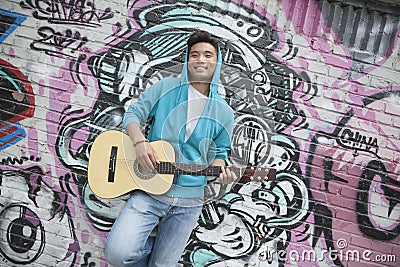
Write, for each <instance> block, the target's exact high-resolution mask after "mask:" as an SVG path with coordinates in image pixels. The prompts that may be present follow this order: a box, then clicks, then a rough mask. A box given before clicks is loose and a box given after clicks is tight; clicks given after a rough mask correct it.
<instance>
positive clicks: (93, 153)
mask: <svg viewBox="0 0 400 267" xmlns="http://www.w3.org/2000/svg"><path fill="white" fill-rule="evenodd" d="M150 144H151V146H152V147H153V149H154V151H155V153H156V154H157V156H158V159H159V161H160V163H159V164H158V165H157V166H156V167H155V169H154V171H153V172H146V171H144V170H143V169H142V168H141V167H140V166H139V164H138V162H137V160H136V158H135V156H136V153H135V147H134V146H133V142H132V140H131V139H130V137H129V136H128V135H127V134H125V133H123V132H121V131H116V130H109V131H105V132H102V133H101V134H100V135H98V136H97V137H96V139H95V140H94V142H93V144H92V147H91V150H90V156H89V164H88V184H89V186H90V188H91V190H92V191H93V193H94V194H96V195H97V196H98V197H100V198H116V197H119V196H122V195H124V194H126V193H128V192H130V191H133V190H137V189H139V190H143V191H146V192H148V193H151V194H156V195H160V194H164V193H165V192H167V191H168V190H169V189H170V188H171V186H172V183H173V180H174V175H175V174H188V175H200V176H207V177H217V176H219V174H220V173H221V171H222V169H221V167H220V166H203V165H194V164H184V163H176V162H175V150H174V148H173V146H172V145H171V144H170V143H168V142H166V141H162V140H160V141H155V142H150ZM230 170H231V171H233V172H235V174H236V176H237V177H238V179H240V177H242V178H245V179H246V180H249V181H250V180H260V181H261V180H265V179H271V180H274V179H275V176H276V170H275V169H269V168H268V169H267V168H258V167H251V166H250V167H246V168H231V169H230Z"/></svg>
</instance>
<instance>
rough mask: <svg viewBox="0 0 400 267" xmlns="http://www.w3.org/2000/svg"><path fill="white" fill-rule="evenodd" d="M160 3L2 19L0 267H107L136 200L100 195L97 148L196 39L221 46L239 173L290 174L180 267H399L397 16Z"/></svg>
mask: <svg viewBox="0 0 400 267" xmlns="http://www.w3.org/2000/svg"><path fill="white" fill-rule="evenodd" d="M67 2H68V3H69V4H68V3H67ZM386 2H388V1H386ZM50 3H51V4H50ZM154 3H155V1H141V0H136V1H134V0H128V1H117V0H115V1H99V0H97V1H95V0H93V1H85V0H82V1H41V0H37V1H32V0H22V1H17V0H7V1H3V2H2V4H1V7H0V77H1V78H0V90H1V93H0V97H1V99H0V162H1V163H0V235H1V239H0V266H22V265H24V266H27V265H28V266H107V265H106V263H105V261H104V257H103V254H102V247H103V243H104V240H105V237H106V236H107V233H108V231H109V230H110V228H111V226H112V223H113V221H114V219H115V217H116V216H117V214H118V211H119V210H120V209H121V207H122V206H123V204H124V202H125V201H126V199H127V196H126V195H124V196H121V197H119V198H116V199H101V198H98V197H97V196H96V195H94V194H93V193H92V191H91V190H90V188H89V187H88V185H87V166H88V158H89V154H90V148H91V144H92V143H93V141H94V138H95V137H96V136H97V135H98V134H99V133H101V132H103V131H105V130H108V129H118V130H120V129H121V116H122V114H123V112H124V110H125V109H126V106H127V105H128V104H129V103H130V102H131V101H135V99H136V98H137V97H138V94H139V93H140V92H141V90H143V89H145V88H146V86H148V85H149V84H151V83H153V82H154V81H156V80H157V79H159V77H160V76H162V75H165V73H161V72H160V70H173V68H174V67H176V66H179V64H180V63H181V59H182V51H183V50H184V45H185V40H186V38H187V35H188V34H190V33H191V32H192V31H193V30H194V29H196V28H203V29H207V30H209V31H210V32H212V33H213V34H214V35H215V36H216V37H218V38H220V40H221V49H222V54H223V58H224V63H225V67H224V69H223V71H222V77H221V78H222V81H223V84H224V90H222V92H221V93H222V94H223V96H224V97H225V99H226V100H227V101H228V103H229V104H230V105H231V106H232V107H233V109H234V111H235V119H236V121H235V129H234V137H233V151H232V154H231V160H232V161H233V162H235V163H236V164H238V165H240V164H242V165H258V166H260V167H266V168H268V167H273V168H276V169H277V170H278V172H277V180H276V181H274V182H272V181H264V182H262V183H260V182H257V183H254V182H248V181H245V180H244V179H242V180H241V181H240V182H239V183H238V184H237V185H235V186H234V187H233V188H231V190H230V191H229V192H226V194H225V195H224V196H223V197H222V198H220V199H218V200H216V201H214V202H212V203H211V204H207V205H204V209H203V211H204V214H213V215H214V217H213V218H214V220H212V219H211V218H212V217H210V218H209V219H204V218H206V217H203V218H202V219H199V223H198V226H197V227H196V229H195V230H194V231H193V233H192V237H191V239H190V241H189V243H188V245H187V250H186V251H185V253H184V255H182V258H181V263H182V265H184V266H399V262H400V237H399V234H400V203H399V199H400V178H399V174H400V164H399V162H400V157H399V152H400V134H399V133H400V129H399V127H400V119H399V115H400V78H399V77H400V49H399V48H400V41H399V39H398V37H399V18H400V3H399V2H398V1H394V2H392V3H385V2H379V1H363V0H358V1H350V0H349V1H328V0H323V1H315V0H299V1H290V0H264V1H261V0H260V1H257V2H256V3H253V2H251V1H249V0H246V1H231V2H229V1H224V0H209V1H194V0H193V1H175V0H170V1H165V2H164V1H159V2H158V3H157V4H154ZM396 3H397V4H396ZM215 218H216V220H215Z"/></svg>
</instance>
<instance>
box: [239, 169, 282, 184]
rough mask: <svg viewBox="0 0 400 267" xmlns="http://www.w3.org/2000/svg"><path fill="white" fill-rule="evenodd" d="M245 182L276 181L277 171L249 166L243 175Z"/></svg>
mask: <svg viewBox="0 0 400 267" xmlns="http://www.w3.org/2000/svg"><path fill="white" fill-rule="evenodd" d="M242 179H245V181H247V182H250V181H260V182H261V181H265V180H269V181H273V180H276V169H272V168H262V167H256V166H247V167H246V168H245V170H244V172H243V174H242Z"/></svg>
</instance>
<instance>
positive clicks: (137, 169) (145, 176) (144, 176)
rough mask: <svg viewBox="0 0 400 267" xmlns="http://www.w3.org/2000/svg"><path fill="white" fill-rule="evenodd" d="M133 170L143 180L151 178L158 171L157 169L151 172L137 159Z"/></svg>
mask: <svg viewBox="0 0 400 267" xmlns="http://www.w3.org/2000/svg"><path fill="white" fill-rule="evenodd" d="M133 170H134V172H135V174H136V176H137V177H138V178H140V179H142V180H149V179H151V178H153V177H154V176H155V175H156V174H157V171H156V170H155V169H154V170H153V171H151V172H149V171H146V170H145V169H143V168H142V167H141V166H140V164H139V162H138V161H137V160H135V162H134V163H133Z"/></svg>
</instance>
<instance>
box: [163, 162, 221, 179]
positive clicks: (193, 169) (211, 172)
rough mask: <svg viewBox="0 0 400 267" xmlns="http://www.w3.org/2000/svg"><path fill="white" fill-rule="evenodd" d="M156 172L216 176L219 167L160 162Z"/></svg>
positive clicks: (219, 169) (219, 171)
mask: <svg viewBox="0 0 400 267" xmlns="http://www.w3.org/2000/svg"><path fill="white" fill-rule="evenodd" d="M156 170H157V172H158V173H160V174H186V175H198V176H218V175H219V174H220V173H221V167H220V166H204V165H193V164H185V163H171V162H160V164H158V165H157V167H156Z"/></svg>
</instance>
